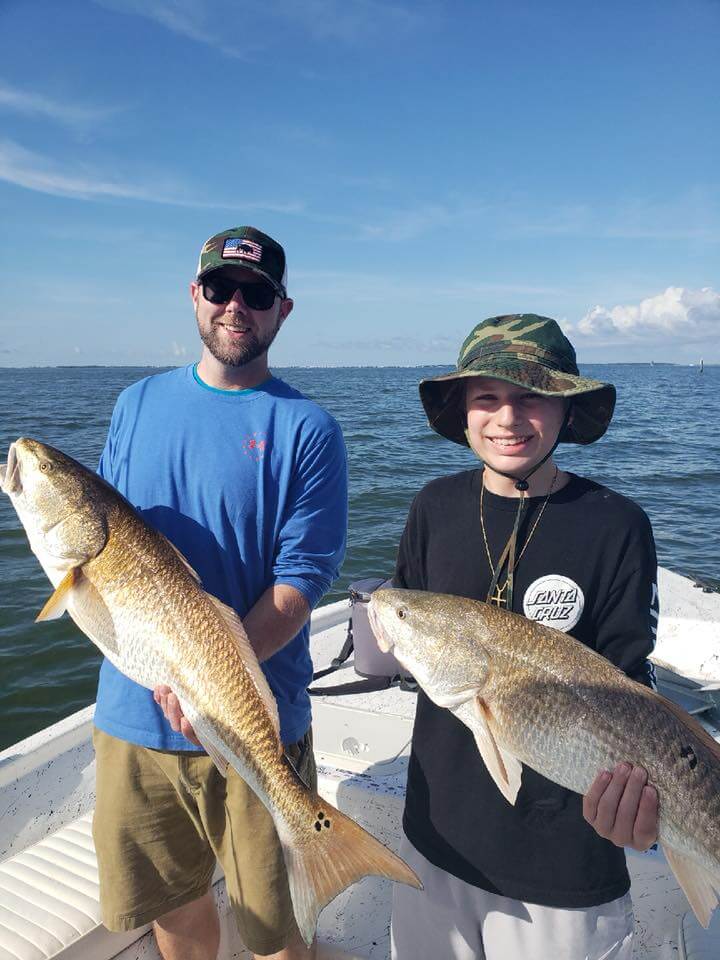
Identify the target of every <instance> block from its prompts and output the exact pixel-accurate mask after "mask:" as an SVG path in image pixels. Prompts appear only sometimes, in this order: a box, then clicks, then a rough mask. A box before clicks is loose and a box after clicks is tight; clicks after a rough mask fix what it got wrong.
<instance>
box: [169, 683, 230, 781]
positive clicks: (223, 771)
mask: <svg viewBox="0 0 720 960" xmlns="http://www.w3.org/2000/svg"><path fill="white" fill-rule="evenodd" d="M178 701H179V703H180V709H181V710H182V712H183V713H184V714H185V716H186V717H187V719H188V720H189V721H190V724H191V725H192V728H193V730H194V731H195V736H196V737H197V738H198V740H199V741H200V743H201V745H202V748H203V750H204V751H205V753H206V754H207V755H208V756H209V757H210V759H211V760H212V762H213V763H214V764H215V766H216V767H217V769H218V773H220V775H221V776H223V777H225V779H226V780H227V769H228V766H229V764H228V762H227V760H226V759H225V757H224V756H223V755H222V754H221V753H220V751H219V750H218V749H217V747H215V746H214V744H213V743H212V742H211V741H210V738H209V737H207V736H205V734H204V733H203V731H202V724H201V723H200V721H199V716H200V715H199V714H198V712H197V710H195V708H194V707H193V706H192V705H191V704H189V703H187V701H185V700H184V699H183V698H182V697H178Z"/></svg>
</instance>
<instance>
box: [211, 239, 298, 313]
mask: <svg viewBox="0 0 720 960" xmlns="http://www.w3.org/2000/svg"><path fill="white" fill-rule="evenodd" d="M229 265H234V266H236V267H244V268H245V269H246V270H252V271H253V273H257V274H258V275H259V276H261V277H265V279H266V280H269V281H270V283H271V284H272V285H273V287H274V288H275V290H276V291H277V293H278V294H279V296H281V297H283V298H285V297H286V296H287V263H286V262H285V251H284V250H283V248H282V247H281V246H280V244H279V243H278V242H277V241H276V240H273V238H272V237H269V236H268V235H267V234H266V233H262V232H261V231H260V230H257V229H256V228H255V227H232V228H231V229H230V230H223V232H222V233H216V234H215V236H214V237H210V239H209V240H206V241H205V243H204V244H203V248H202V250H201V251H200V259H199V261H198V268H197V279H198V280H200V279H201V277H204V276H205V275H206V274H208V273H210V272H211V271H212V270H218V269H219V268H220V267H227V266H229Z"/></svg>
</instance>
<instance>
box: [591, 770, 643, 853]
mask: <svg viewBox="0 0 720 960" xmlns="http://www.w3.org/2000/svg"><path fill="white" fill-rule="evenodd" d="M583 816H584V817H585V819H586V820H587V822H588V823H589V824H590V825H591V826H592V827H593V829H594V830H595V831H596V833H599V834H600V836H601V837H604V838H605V839H606V840H610V841H611V842H612V843H614V844H615V846H616V847H632V848H633V849H634V850H647V849H648V847H651V846H652V845H653V843H655V841H656V840H657V837H658V796H657V790H656V789H655V787H652V786H649V785H648V782H647V772H646V771H645V770H643V768H642V767H633V766H632V764H629V763H619V764H618V765H617V766H616V767H615V769H614V770H613V772H612V773H610V772H609V771H608V770H603V771H602V772H601V773H599V774H598V775H597V777H595V779H594V781H593V782H592V785H591V786H590V789H589V790H588V792H587V793H586V794H585V796H584V797H583Z"/></svg>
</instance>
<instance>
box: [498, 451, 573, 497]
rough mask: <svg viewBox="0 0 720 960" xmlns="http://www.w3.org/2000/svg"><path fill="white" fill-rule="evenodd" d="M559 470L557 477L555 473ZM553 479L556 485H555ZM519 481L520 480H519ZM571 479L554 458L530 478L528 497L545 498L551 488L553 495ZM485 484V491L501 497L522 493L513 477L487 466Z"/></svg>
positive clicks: (515, 495)
mask: <svg viewBox="0 0 720 960" xmlns="http://www.w3.org/2000/svg"><path fill="white" fill-rule="evenodd" d="M556 470H557V477H556V478H555V472H556ZM553 478H555V483H554V484H553ZM518 479H519V478H518ZM569 479H570V477H569V476H568V474H567V473H565V472H564V471H562V470H558V468H557V467H556V465H555V463H554V462H553V459H552V457H551V458H550V459H549V460H546V461H545V463H544V464H543V465H542V466H541V467H540V468H539V469H538V470H537V471H536V472H535V473H534V474H533V475H532V476H531V477H528V484H529V486H528V489H527V491H526V496H528V497H544V496H546V495H547V493H548V491H549V490H550V487H552V489H553V493H555V492H557V491H558V490H560V489H561V488H562V487H564V486H565V484H566V483H567V482H568V480H569ZM483 483H484V484H485V489H486V490H489V491H490V493H494V494H497V496H499V497H519V496H520V495H521V494H520V491H519V490H518V489H517V488H516V486H515V480H514V479H513V478H512V477H504V476H503V475H502V474H501V473H496V472H495V471H494V470H492V469H491V468H490V467H488V466H486V467H485V470H484V472H483Z"/></svg>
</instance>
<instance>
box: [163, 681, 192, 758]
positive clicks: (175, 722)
mask: <svg viewBox="0 0 720 960" xmlns="http://www.w3.org/2000/svg"><path fill="white" fill-rule="evenodd" d="M153 697H154V698H155V703H157V704H158V705H159V706H160V709H161V710H162V712H163V713H164V714H165V717H166V719H167V721H168V723H169V724H170V726H171V727H172V728H173V730H174V731H175V733H181V734H182V735H183V736H184V737H185V738H186V739H187V740H189V741H190V742H191V743H194V744H197V746H198V747H201V746H202V744H201V743H200V741H199V740H198V738H197V737H196V736H195V731H194V730H193V728H192V724H191V723H190V721H189V720H187V719H186V718H185V714H184V713H183V712H182V707H181V706H180V701H179V700H178V698H177V697H176V696H175V694H174V693H173V692H172V690H171V689H170V687H167V686H165V684H159V685H158V686H157V687H155V689H154V690H153Z"/></svg>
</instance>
